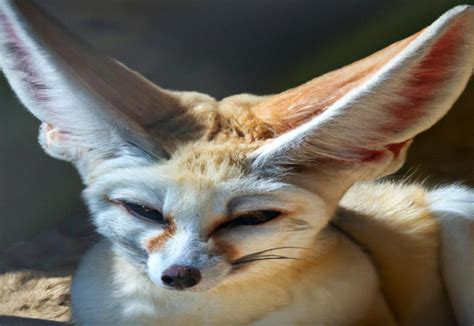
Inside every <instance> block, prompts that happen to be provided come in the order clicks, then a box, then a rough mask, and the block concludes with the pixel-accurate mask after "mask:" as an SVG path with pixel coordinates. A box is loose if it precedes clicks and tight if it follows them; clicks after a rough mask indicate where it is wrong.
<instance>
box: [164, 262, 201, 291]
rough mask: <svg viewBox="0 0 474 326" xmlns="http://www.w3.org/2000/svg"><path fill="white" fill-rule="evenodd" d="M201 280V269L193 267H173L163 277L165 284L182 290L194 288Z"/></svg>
mask: <svg viewBox="0 0 474 326" xmlns="http://www.w3.org/2000/svg"><path fill="white" fill-rule="evenodd" d="M200 280H201V272H200V271H199V269H197V268H195V267H191V266H179V265H173V266H171V267H169V268H167V269H166V270H165V271H164V272H163V274H162V275H161V281H162V282H163V284H165V285H167V286H170V287H173V288H176V289H180V290H181V289H185V288H189V287H191V286H194V285H196V284H198V283H199V281H200Z"/></svg>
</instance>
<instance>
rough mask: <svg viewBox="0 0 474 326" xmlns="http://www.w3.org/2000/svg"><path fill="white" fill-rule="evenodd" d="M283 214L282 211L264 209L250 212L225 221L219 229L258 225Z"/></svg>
mask: <svg viewBox="0 0 474 326" xmlns="http://www.w3.org/2000/svg"><path fill="white" fill-rule="evenodd" d="M280 215H281V212H280V211H275V210H262V211H254V212H248V213H245V214H242V215H239V216H237V217H236V218H234V219H233V220H230V221H227V222H225V223H223V224H222V225H221V226H220V227H219V229H222V228H233V227H237V226H241V225H258V224H263V223H265V222H268V221H271V220H273V219H275V218H277V217H278V216H280Z"/></svg>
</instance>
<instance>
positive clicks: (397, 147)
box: [362, 139, 412, 162]
mask: <svg viewBox="0 0 474 326" xmlns="http://www.w3.org/2000/svg"><path fill="white" fill-rule="evenodd" d="M411 141H412V139H408V140H405V141H404V142H401V143H396V144H389V145H387V146H385V148H386V149H385V150H373V151H367V156H366V157H365V158H364V159H363V160H362V161H363V162H375V161H377V160H379V159H380V158H381V157H383V154H384V153H385V151H386V150H389V151H390V152H392V153H393V155H394V159H396V158H398V156H399V155H400V152H401V151H402V149H403V148H404V147H405V146H406V145H407V144H408V143H411Z"/></svg>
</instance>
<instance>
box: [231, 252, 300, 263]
mask: <svg viewBox="0 0 474 326" xmlns="http://www.w3.org/2000/svg"><path fill="white" fill-rule="evenodd" d="M280 259H295V260H296V259H299V258H295V257H286V256H276V255H275V256H273V255H272V256H269V257H255V258H249V259H242V260H240V259H238V260H236V261H234V262H233V263H232V265H234V266H236V265H240V264H246V263H250V262H254V261H262V260H280Z"/></svg>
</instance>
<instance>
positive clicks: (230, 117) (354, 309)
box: [0, 1, 474, 325]
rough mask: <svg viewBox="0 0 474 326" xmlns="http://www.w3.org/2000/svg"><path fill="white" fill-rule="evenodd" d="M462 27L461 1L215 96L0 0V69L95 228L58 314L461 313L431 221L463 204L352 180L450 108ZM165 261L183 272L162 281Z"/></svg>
mask: <svg viewBox="0 0 474 326" xmlns="http://www.w3.org/2000/svg"><path fill="white" fill-rule="evenodd" d="M473 31H474V9H473V8H472V7H469V6H460V7H456V8H454V9H452V10H450V11H449V12H447V13H445V14H444V15H443V16H441V17H440V18H439V19H438V20H437V21H435V22H434V23H433V24H432V25H430V26H429V27H427V28H426V29H424V30H423V31H421V32H419V33H417V34H415V35H413V36H411V37H409V38H407V39H405V40H403V41H401V42H399V43H397V44H395V45H393V46H391V47H389V48H387V49H384V50H382V51H381V52H379V53H376V54H375V55H373V56H371V57H369V58H367V59H364V60H361V61H359V62H357V63H354V64H352V65H350V66H348V67H346V68H343V69H342V70H341V71H338V72H333V73H330V74H329V75H325V76H322V77H320V78H318V79H316V80H313V81H310V82H309V83H308V84H306V85H303V86H300V87H298V88H295V89H293V90H290V91H287V92H284V93H282V94H277V95H273V96H267V97H256V96H251V95H239V96H233V97H230V98H227V99H224V100H222V101H217V100H215V99H213V98H211V97H209V96H207V95H203V94H198V93H192V92H174V91H167V90H163V89H160V88H158V87H155V86H154V85H152V84H151V83H150V82H148V81H147V80H145V79H144V78H142V77H140V76H139V75H138V74H136V73H134V72H132V71H130V70H129V69H128V68H126V67H124V66H123V65H121V64H119V63H117V62H116V61H114V60H112V59H109V58H104V57H101V56H99V55H97V54H95V53H94V52H93V51H91V50H89V49H88V48H87V47H86V46H84V45H81V44H80V43H78V42H77V41H71V40H69V39H68V37H67V35H66V34H65V33H63V32H62V31H61V30H60V29H59V28H57V27H56V26H55V25H54V23H52V22H51V21H50V20H49V19H47V18H46V16H44V15H43V14H41V12H40V11H38V10H37V9H36V8H35V7H34V6H32V5H31V4H29V3H28V2H22V1H14V2H10V1H5V2H2V3H1V4H0V55H1V56H0V57H1V60H0V66H1V67H2V70H3V71H4V73H5V74H6V76H7V78H8V80H9V81H10V83H11V85H12V87H13V89H14V90H15V92H16V93H17V95H18V96H19V98H20V100H22V101H23V103H24V104H25V106H26V107H27V108H28V109H29V110H30V111H31V112H32V113H33V114H35V115H36V116H37V117H38V118H39V119H41V120H42V121H43V123H44V125H43V128H42V131H41V134H40V141H41V142H42V144H43V146H44V148H45V150H46V151H47V152H48V153H50V154H51V155H53V156H55V157H58V158H61V159H65V160H68V161H71V162H72V163H73V164H75V166H76V167H77V168H78V170H79V172H80V173H81V176H82V178H83V181H84V184H85V186H86V189H85V191H84V193H83V196H84V199H85V201H86V203H87V205H88V207H89V209H90V211H91V213H92V216H93V220H94V223H95V225H96V227H97V231H98V232H99V233H100V234H101V235H103V236H104V238H105V239H104V240H103V241H102V242H100V243H99V244H97V245H96V246H95V247H94V248H93V249H92V250H91V251H90V252H89V253H88V254H87V255H86V256H85V258H84V260H83V261H82V263H81V265H80V267H79V269H78V271H77V273H76V275H75V277H74V282H73V286H72V297H73V302H72V304H73V315H74V318H75V321H77V322H78V323H79V324H84V325H96V324H101V325H103V324H116V325H130V324H134V325H138V324H140V325H141V324H143V325H153V324H157V323H163V324H175V325H179V324H190V323H193V324H202V325H204V324H224V323H225V324H242V323H253V324H275V323H285V324H299V323H301V324H305V323H316V324H322V325H346V324H357V323H363V324H371V323H372V324H378V325H380V324H396V323H401V324H419V323H430V324H436V323H438V324H450V323H453V322H454V320H455V319H454V316H453V313H452V310H451V306H450V303H453V304H455V305H456V307H455V309H454V311H455V312H456V314H457V318H459V319H460V320H463V321H466V320H467V321H469V322H471V315H470V313H468V312H466V311H465V310H466V309H468V308H466V307H467V306H468V300H470V299H471V298H472V295H470V294H469V293H466V292H465V291H463V289H461V288H460V287H459V284H463V283H464V282H470V281H472V280H467V279H466V273H464V271H463V270H462V266H459V264H458V263H457V262H456V260H449V259H447V257H445V256H450V254H449V252H453V253H455V254H456V255H460V254H462V252H461V251H462V250H459V252H458V251H456V250H453V251H445V247H446V245H447V244H448V243H449V240H448V239H451V238H452V237H453V235H452V233H453V232H454V233H456V234H457V232H458V231H453V230H451V231H449V232H448V231H446V232H448V233H449V234H450V235H448V234H447V233H445V230H446V229H445V227H444V222H443V223H441V229H442V231H441V234H442V237H441V240H440V238H439V237H438V234H439V233H440V229H439V223H438V220H437V216H438V215H440V213H439V212H442V211H447V212H451V211H457V212H459V211H462V213H461V215H462V216H469V214H470V212H471V208H470V207H471V203H470V202H469V203H468V204H466V206H467V207H469V209H468V210H466V209H465V206H464V205H459V207H458V206H457V204H458V203H460V202H462V201H463V199H461V197H459V196H461V195H460V194H456V192H450V194H451V195H452V196H454V199H455V200H453V202H454V203H455V204H454V206H453V205H451V204H449V203H447V204H446V205H442V204H439V203H438V200H436V198H437V197H436V194H439V193H442V192H441V191H438V192H436V191H434V192H433V193H429V194H428V193H427V192H426V191H425V190H424V189H422V188H419V187H416V186H413V187H409V186H407V187H401V186H392V185H387V184H373V183H370V184H368V183H367V184H362V183H360V182H363V181H366V180H374V179H377V178H380V177H382V176H385V175H388V174H390V173H393V172H394V171H396V170H397V169H398V168H399V167H400V166H401V165H402V164H403V163H404V161H405V157H406V153H407V150H408V147H409V145H410V144H411V139H412V138H413V137H414V136H415V135H416V134H418V133H420V132H422V131H424V130H426V129H427V128H429V127H430V126H431V125H433V123H435V122H436V121H437V120H439V119H440V118H441V117H442V116H443V115H444V114H445V113H446V112H447V111H448V110H449V109H450V107H451V105H452V104H453V103H454V101H455V100H456V98H457V97H458V96H459V95H460V94H461V92H462V90H463V89H464V87H465V85H466V83H467V81H468V79H469V78H470V77H471V75H472V71H473V64H474V34H473ZM342 76H345V77H342ZM346 77H348V79H347V78H346ZM335 88H336V89H335ZM328 89H334V93H333V94H325V96H327V99H325V100H321V99H320V96H321V93H322V91H324V90H328ZM122 95H125V96H122ZM282 107H283V111H282ZM287 111H288V112H289V113H288V114H286V113H285V112H287ZM281 112H283V114H281ZM354 184H356V186H354ZM348 189H351V190H350V191H349V192H347V191H348ZM346 192H347V193H346ZM462 194H464V193H462ZM458 195H459V196H458ZM433 198H434V199H433ZM341 199H342V201H341ZM437 205H438V206H437ZM340 206H341V207H342V208H343V210H341V208H340ZM453 207H456V208H453ZM150 214H151V215H150ZM266 214H270V215H271V216H272V217H268V218H267V217H266V216H268V215H266ZM150 216H153V218H150ZM335 216H336V217H337V218H336V220H335V221H334V222H333V223H332V224H331V223H330V221H331V219H334V218H335ZM464 220H466V221H471V220H469V219H467V218H466V219H464ZM347 221H349V222H347ZM357 221H359V222H360V223H356V222H357ZM354 223H356V224H354ZM446 223H448V222H446ZM362 225H365V227H360V226H362ZM378 236H380V237H378ZM471 239H472V238H470V235H468V236H466V240H465V241H464V242H463V243H465V244H467V245H469V244H470V243H471V242H470V241H471ZM385 241H386V242H385ZM440 244H441V245H442V246H443V251H442V252H443V254H442V255H441V256H440V255H439V252H438V251H439V247H440ZM361 247H362V248H369V251H368V253H366V252H364V251H363V250H362V249H361ZM400 247H404V249H403V250H399V248H400ZM462 247H463V248H464V247H465V245H463V246H462ZM400 252H403V255H400ZM446 252H448V254H445V253H446ZM443 255H445V256H443ZM440 262H441V264H440ZM447 264H448V265H449V266H446V265H447ZM407 265H409V266H414V267H413V268H410V269H409V270H406V266H407ZM440 265H441V266H443V268H442V269H441V268H440ZM174 267H180V268H182V267H185V268H187V269H190V268H192V269H193V270H195V271H197V273H199V274H198V275H199V277H198V280H197V281H196V282H194V283H193V285H190V286H188V287H187V288H185V289H183V288H177V287H175V286H173V285H172V284H171V283H169V282H168V281H167V279H169V275H168V274H167V273H168V272H167V271H169V270H170V269H172V268H174ZM441 270H442V271H443V273H447V275H446V280H448V282H447V284H448V285H449V286H450V289H448V291H446V289H445V287H444V282H443V278H442V274H441ZM180 277H184V276H180ZM177 290H184V291H177ZM447 293H449V295H450V296H451V300H449V299H448V297H447ZM433 311H435V312H434V313H433Z"/></svg>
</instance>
